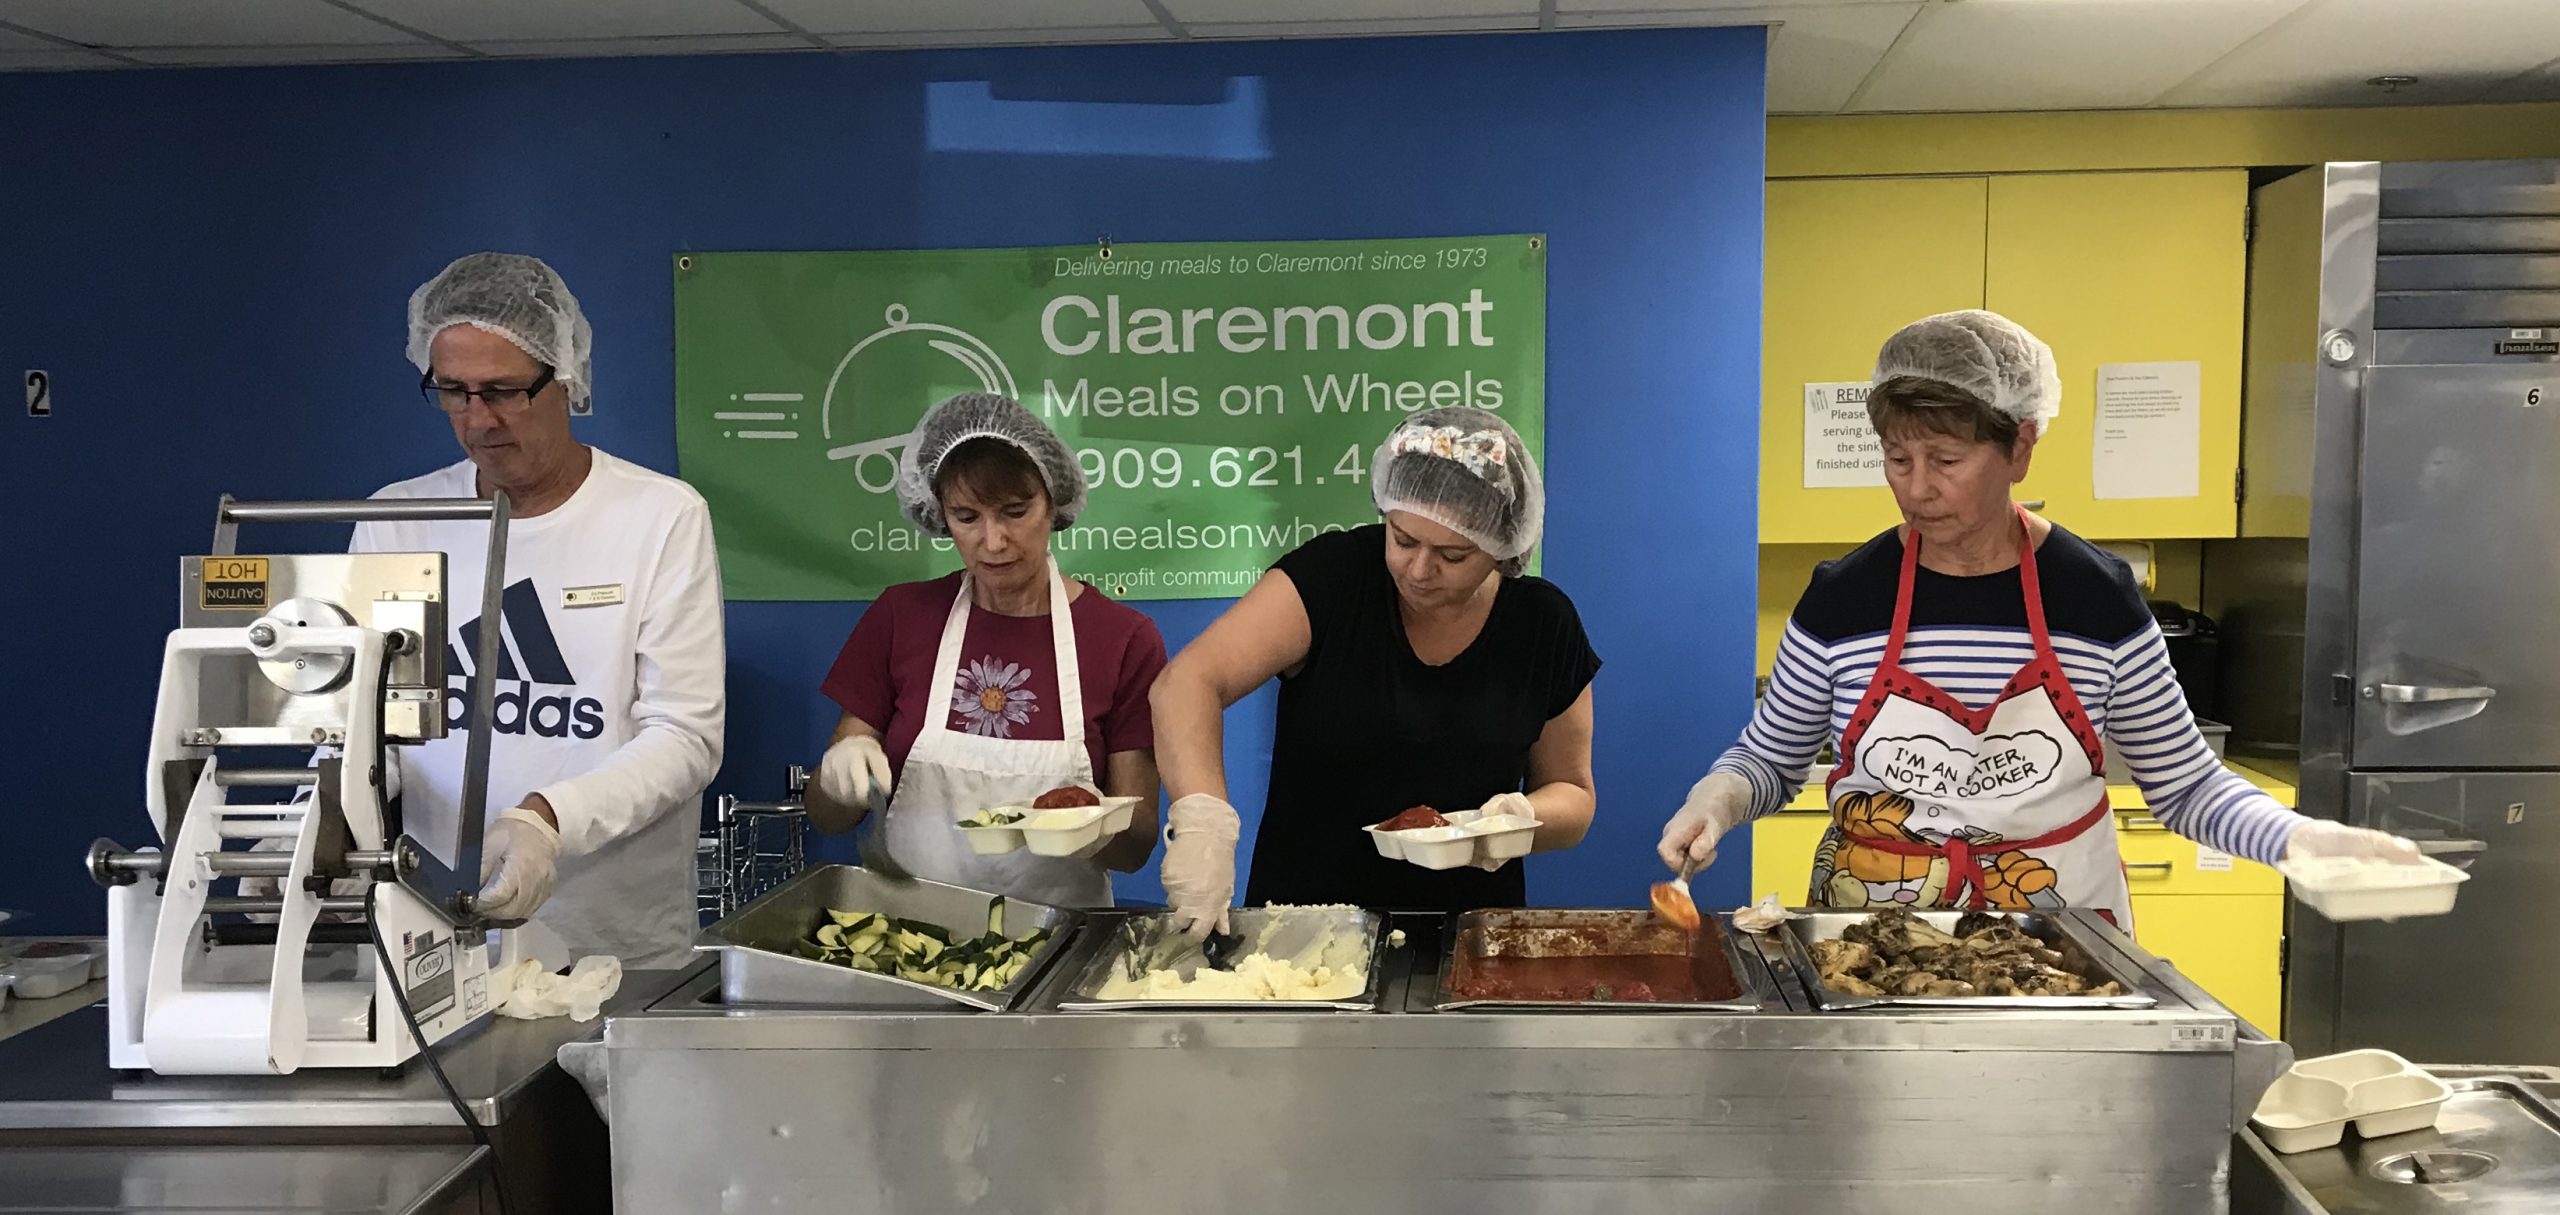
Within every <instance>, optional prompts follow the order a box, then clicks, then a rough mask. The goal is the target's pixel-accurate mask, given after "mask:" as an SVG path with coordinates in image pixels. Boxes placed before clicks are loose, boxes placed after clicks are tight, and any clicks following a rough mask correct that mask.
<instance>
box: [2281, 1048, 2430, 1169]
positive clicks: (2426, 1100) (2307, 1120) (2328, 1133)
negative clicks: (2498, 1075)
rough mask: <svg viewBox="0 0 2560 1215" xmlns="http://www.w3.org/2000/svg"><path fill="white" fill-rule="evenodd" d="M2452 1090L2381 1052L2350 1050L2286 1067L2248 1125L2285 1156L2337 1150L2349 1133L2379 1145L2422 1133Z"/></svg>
mask: <svg viewBox="0 0 2560 1215" xmlns="http://www.w3.org/2000/svg"><path fill="white" fill-rule="evenodd" d="M2452 1096H2453V1089H2452V1087H2451V1086H2450V1085H2447V1084H2446V1083H2445V1082H2444V1081H2443V1080H2441V1079H2439V1078H2437V1077H2436V1076H2435V1074H2434V1073H2432V1072H2429V1071H2427V1070H2426V1069H2425V1068H2422V1067H2418V1066H2417V1065H2415V1064H2412V1063H2410V1062H2409V1061H2408V1060H2406V1059H2403V1058H2401V1057H2400V1056H2398V1055H2395V1054H2393V1053H2391V1052H2390V1051H2387V1050H2351V1051H2347V1052H2346V1053H2344V1054H2337V1055H2323V1056H2321V1057H2319V1058H2317V1059H2305V1060H2303V1061H2301V1062H2299V1063H2296V1064H2294V1065H2293V1067H2292V1068H2291V1069H2289V1070H2287V1071H2286V1072H2285V1074H2284V1075H2282V1076H2280V1077H2278V1078H2277V1079H2276V1082H2275V1083H2274V1084H2273V1085H2270V1086H2269V1087H2268V1088H2267V1092H2266V1095H2265V1096H2264V1097H2261V1098H2260V1099H2259V1100H2258V1108H2257V1112H2256V1113H2255V1114H2254V1115H2252V1116H2251V1118H2250V1122H2252V1123H2253V1124H2255V1125H2256V1126H2257V1128H2258V1135H2259V1137H2260V1138H2262V1139H2264V1140H2266V1143H2267V1146H2268V1147H2270V1148H2273V1149H2275V1150H2276V1151H2279V1152H2283V1153H2285V1154H2287V1155H2290V1154H2293V1153H2296V1152H2308V1151H2312V1150H2315V1149H2318V1148H2326V1147H2336V1146H2337V1145H2338V1143H2339V1141H2340V1140H2342V1139H2344V1138H2346V1134H2347V1126H2348V1124H2349V1123H2353V1124H2354V1125H2355V1128H2356V1134H2358V1135H2360V1136H2363V1137H2364V1138H2367V1139H2382V1138H2386V1137H2388V1136H2392V1135H2405V1134H2408V1133H2409V1132H2411V1131H2423V1130H2426V1129H2428V1128H2429V1127H2432V1126H2434V1125H2435V1124H2436V1114H2437V1113H2438V1112H2439V1111H2441V1110H2442V1109H2443V1108H2444V1103H2445V1102H2446V1100H2448V1099H2449V1098H2451V1097H2452Z"/></svg>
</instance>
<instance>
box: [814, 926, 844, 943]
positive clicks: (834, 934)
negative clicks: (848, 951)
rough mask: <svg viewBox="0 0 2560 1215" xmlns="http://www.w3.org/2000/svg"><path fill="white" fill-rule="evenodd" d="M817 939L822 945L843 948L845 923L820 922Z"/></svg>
mask: <svg viewBox="0 0 2560 1215" xmlns="http://www.w3.org/2000/svg"><path fill="white" fill-rule="evenodd" d="M816 939H817V942H818V943H819V944H820V945H824V946H826V947H827V948H829V949H840V948H843V946H844V925H842V924H820V925H818V935H817V938H816Z"/></svg>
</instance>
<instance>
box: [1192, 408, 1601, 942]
mask: <svg viewBox="0 0 2560 1215" xmlns="http://www.w3.org/2000/svg"><path fill="white" fill-rule="evenodd" d="M1369 486H1370V494H1371V497H1372V499H1373V500H1374V501H1375V502H1376V503H1377V506H1378V512H1379V514H1380V515H1382V516H1383V517H1384V519H1383V522H1381V523H1378V524H1373V525H1371V526H1368V527H1362V528H1358V529H1355V530H1352V531H1347V532H1334V533H1328V534H1326V535H1322V536H1319V537H1317V538H1316V539H1314V540H1311V541H1309V542H1307V543H1306V544H1305V545H1303V546H1301V547H1300V548H1299V549H1298V550H1297V551H1295V552H1292V553H1290V554H1289V555H1288V556H1286V557H1283V558H1281V559H1280V561H1279V563H1278V564H1277V565H1275V566H1273V567H1272V569H1271V571H1270V572H1269V573H1267V574H1265V575H1263V577H1262V579H1261V581H1260V582H1258V583H1256V584H1255V585H1254V587H1253V589H1252V590H1251V591H1249V592H1247V593H1246V595H1245V597H1244V598H1243V599H1240V600H1238V601H1237V602H1236V605H1235V606H1234V607H1232V608H1230V609H1228V610H1227V613H1226V614H1225V615H1224V616H1221V617H1219V618H1218V621H1217V623H1215V624H1212V625H1210V626H1209V629H1208V631H1207V632H1204V633H1202V634H1201V635H1200V637H1199V639H1198V640H1196V641H1194V642H1192V643H1191V644H1190V645H1189V646H1186V647H1184V649H1183V651H1182V653H1181V654H1180V655H1179V656H1177V657H1176V658H1175V659H1174V660H1173V663H1172V665H1170V666H1168V667H1166V668H1165V671H1164V674H1163V676H1162V677H1161V678H1160V679H1158V680H1157V682H1156V686H1155V692H1154V695H1153V697H1152V700H1153V703H1154V708H1155V722H1156V749H1157V758H1158V759H1159V761H1160V762H1161V765H1162V767H1163V771H1164V779H1165V786H1166V788H1167V790H1168V791H1169V792H1170V793H1171V794H1172V795H1173V797H1174V802H1173V808H1172V813H1171V815H1170V818H1171V824H1172V838H1171V842H1170V843H1169V844H1168V845H1167V848H1166V853H1165V859H1164V868H1163V877H1164V886H1165V894H1166V897H1167V899H1168V900H1169V901H1170V902H1171V903H1172V905H1173V908H1174V912H1175V914H1176V917H1177V918H1178V919H1179V920H1180V921H1181V923H1182V926H1183V927H1184V929H1185V930H1186V931H1189V932H1191V933H1192V934H1193V935H1195V936H1196V935H1200V934H1205V933H1207V932H1209V931H1211V930H1212V929H1218V930H1221V931H1223V928H1224V924H1225V919H1226V910H1227V906H1228V904H1229V902H1231V901H1232V899H1233V897H1234V893H1235V842H1236V836H1237V834H1238V831H1239V820H1238V818H1237V815H1236V811H1235V808H1234V807H1233V806H1231V805H1229V804H1228V802H1227V794H1226V763H1225V755H1224V731H1223V729H1222V726H1223V721H1222V715H1223V713H1224V711H1225V709H1226V707H1227V706H1229V705H1232V704H1234V703H1235V702H1236V701H1238V700H1241V699H1243V698H1244V697H1245V696H1246V694H1248V693H1250V692H1252V691H1253V690H1254V689H1255V688H1257V687H1260V686H1262V684H1263V683H1264V681H1266V680H1269V679H1271V678H1272V677H1274V676H1277V677H1279V679H1280V713H1279V720H1278V722H1277V725H1276V728H1275V731H1274V735H1273V739H1272V747H1271V793H1270V797H1269V799H1268V800H1267V801H1266V802H1265V805H1264V810H1263V817H1262V830H1261V832H1260V835H1259V838H1258V839H1257V840H1256V841H1255V844H1254V855H1253V874H1252V881H1251V883H1250V885H1249V886H1248V888H1247V890H1246V901H1247V902H1249V903H1256V904H1260V903H1356V904H1359V905H1361V906H1366V907H1379V908H1420V909H1431V910H1465V909H1469V908H1476V907H1505V906H1512V907H1516V906H1519V905H1520V904H1521V903H1522V902H1523V901H1524V900H1525V898H1526V890H1527V886H1526V883H1525V881H1524V880H1523V878H1522V876H1521V868H1520V866H1519V865H1516V864H1501V865H1496V866H1492V867H1490V868H1486V869H1478V868H1472V867H1463V868H1458V869H1451V870H1439V871H1434V870H1428V869H1423V868H1421V867H1419V866H1416V865H1411V864H1407V863H1404V862H1401V861H1390V860H1387V859H1385V858H1383V857H1381V856H1379V855H1378V852H1377V849H1376V847H1375V845H1373V844H1372V843H1371V842H1370V839H1369V836H1368V835H1367V834H1366V833H1365V832H1363V831H1361V830H1360V829H1361V828H1362V827H1365V826H1368V825H1370V824H1373V823H1378V822H1383V821H1385V820H1386V819H1388V818H1391V817H1394V816H1395V815H1396V814H1397V813H1399V812H1401V811H1403V810H1406V809H1408V808H1410V807H1413V806H1417V805H1423V806H1430V807H1432V808H1433V809H1436V810H1441V811H1453V810H1473V809H1478V808H1481V809H1483V810H1485V811H1486V812H1488V813H1499V814H1517V815H1525V816H1528V817H1532V818H1535V819H1536V820H1538V831H1537V834H1536V836H1535V842H1536V843H1535V846H1536V847H1537V848H1538V849H1539V850H1542V851H1543V850H1549V849H1556V848H1570V847H1572V846H1573V845H1574V844H1576V843H1578V842H1580V841H1581V839H1582V836H1583V833H1584V832H1585V831H1587V830H1589V829H1590V826H1591V812H1592V801H1593V794H1592V782H1591V679H1592V676H1593V675H1594V674H1596V673H1597V672H1598V671H1599V669H1600V659H1599V657H1598V656H1597V655H1595V654H1593V653H1592V652H1591V644H1590V641H1589V640H1588V639H1587V638H1586V637H1585V636H1584V635H1583V632H1582V620H1581V617H1579V616H1578V615H1576V614H1575V612H1574V610H1573V601H1572V600H1570V599H1567V598H1566V597H1565V594H1564V592H1563V591H1561V590H1559V589H1557V588H1556V587H1555V586H1554V585H1553V584H1551V583H1549V582H1547V581H1546V580H1545V579H1542V578H1531V577H1525V576H1523V575H1522V573H1521V571H1522V570H1523V569H1524V568H1526V566H1527V565H1528V560H1529V553H1530V550H1532V549H1533V548H1535V547H1536V546H1537V542H1538V537H1539V533H1540V531H1541V530H1542V527H1543V525H1544V522H1545V515H1546V491H1545V487H1544V486H1543V484H1542V483H1541V481H1540V478H1539V475H1538V469H1537V466H1536V465H1535V464H1534V463H1533V462H1532V461H1531V460H1530V458H1529V453H1528V449H1527V448H1526V447H1524V446H1523V445H1522V444H1521V441H1520V436H1519V435H1518V434H1517V433H1516V432H1514V431H1513V430H1512V429H1511V427H1510V426H1508V425H1506V424H1504V423H1503V421H1502V420H1501V419H1500V418H1497V417H1495V416H1493V415H1492V414H1489V413H1486V412H1484V411H1482V410H1476V409H1437V410H1431V411H1429V412H1425V413H1420V414H1416V415H1414V416H1413V417H1412V418H1411V419H1409V420H1407V421H1406V422H1404V423H1403V424H1402V425H1399V426H1398V427H1396V429H1395V431H1394V432H1393V433H1392V434H1390V435H1388V436H1387V441H1386V442H1385V443H1383V444H1381V445H1380V446H1379V448H1378V452H1377V457H1376V459H1375V461H1374V462H1373V464H1372V466H1371V477H1370V481H1369ZM1524 790H1525V791H1524Z"/></svg>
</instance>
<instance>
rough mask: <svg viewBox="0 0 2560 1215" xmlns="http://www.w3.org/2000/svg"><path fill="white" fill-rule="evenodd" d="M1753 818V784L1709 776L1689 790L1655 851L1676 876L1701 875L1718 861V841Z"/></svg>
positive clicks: (1730, 777)
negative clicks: (1685, 871) (1681, 872)
mask: <svg viewBox="0 0 2560 1215" xmlns="http://www.w3.org/2000/svg"><path fill="white" fill-rule="evenodd" d="M1750 818H1751V782H1749V781H1746V780H1744V779H1742V778H1741V777H1739V776H1736V775H1734V774H1733V773H1731V772H1709V773H1707V775H1706V778H1705V779H1703V780H1700V781H1699V782H1698V783H1697V784H1695V785H1692V786H1690V787H1689V800H1688V801H1686V802H1683V803H1681V805H1680V810H1679V813H1676V814H1674V815H1672V816H1671V821H1670V822H1668V823H1664V824H1663V825H1662V843H1661V845H1660V846H1659V847H1657V848H1656V849H1655V850H1654V851H1655V854H1656V855H1658V856H1660V857H1661V858H1662V863H1663V864H1665V865H1668V866H1670V867H1671V869H1672V870H1673V871H1674V872H1678V871H1679V870H1681V869H1684V868H1685V869H1687V870H1688V871H1689V872H1691V873H1696V872H1699V871H1700V870H1703V869H1705V868H1706V867H1707V866H1709V865H1712V864H1714V863H1715V861H1716V841H1717V840H1719V839H1722V838H1724V835H1725V833H1726V832H1728V831H1731V830H1733V829H1734V828H1736V827H1739V826H1741V825H1742V824H1743V823H1745V822H1747V821H1749V820H1750Z"/></svg>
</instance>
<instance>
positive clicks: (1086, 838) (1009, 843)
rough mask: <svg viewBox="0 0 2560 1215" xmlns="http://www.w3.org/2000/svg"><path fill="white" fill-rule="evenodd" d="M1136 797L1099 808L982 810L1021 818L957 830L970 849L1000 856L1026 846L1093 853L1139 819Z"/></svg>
mask: <svg viewBox="0 0 2560 1215" xmlns="http://www.w3.org/2000/svg"><path fill="white" fill-rule="evenodd" d="M1138 801H1139V799H1137V798H1135V797H1105V798H1103V799H1102V804H1100V805H1098V806H1069V807H1066V808H1064V809H1059V810H1034V809H1032V808H1030V807H1028V806H995V807H991V808H989V809H988V810H986V811H984V812H983V813H986V814H991V815H993V814H1004V815H1020V816H1021V818H1019V819H1018V820H1016V821H1014V822H1010V823H1000V824H994V825H990V826H984V827H972V826H969V825H967V824H966V823H965V822H964V823H963V824H961V825H960V826H958V827H957V830H958V831H959V832H960V835H961V837H962V838H964V839H966V840H968V841H969V850H970V851H971V852H975V853H977V854H979V855H980V856H1002V855H1004V854H1006V853H1009V852H1021V851H1024V850H1026V849H1027V850H1029V851H1030V852H1031V854H1032V855H1034V856H1089V855H1091V854H1092V853H1093V852H1095V851H1098V850H1099V849H1100V848H1101V847H1102V846H1103V844H1104V842H1105V841H1107V840H1110V839H1111V838H1113V837H1115V836H1117V835H1119V834H1120V833H1121V832H1123V831H1126V830H1128V829H1129V824H1131V823H1133V822H1135V821H1137V814H1138Z"/></svg>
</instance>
